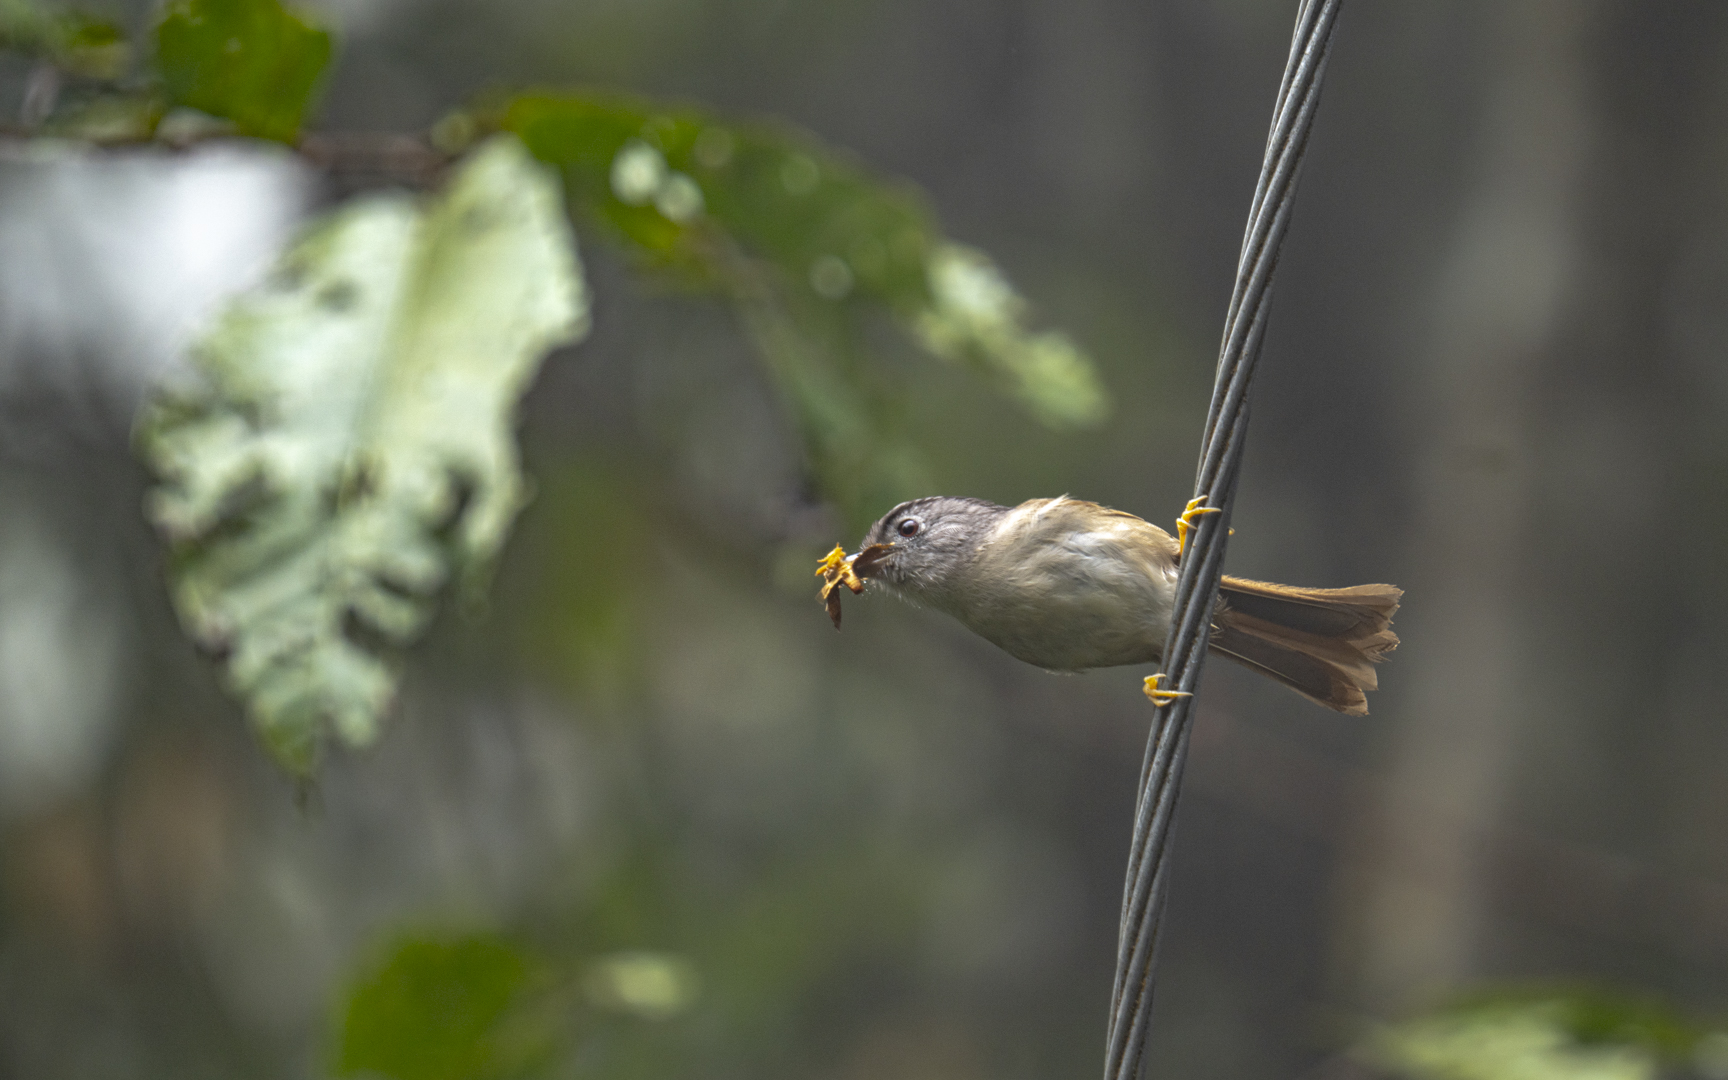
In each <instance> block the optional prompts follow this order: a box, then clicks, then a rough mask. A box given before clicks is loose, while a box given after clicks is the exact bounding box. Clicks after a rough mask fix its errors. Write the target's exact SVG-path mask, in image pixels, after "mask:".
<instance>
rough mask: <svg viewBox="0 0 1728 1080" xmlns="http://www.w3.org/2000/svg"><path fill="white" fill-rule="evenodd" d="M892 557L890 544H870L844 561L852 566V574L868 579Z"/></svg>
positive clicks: (892, 550)
mask: <svg viewBox="0 0 1728 1080" xmlns="http://www.w3.org/2000/svg"><path fill="white" fill-rule="evenodd" d="M893 555H894V545H893V543H892V542H890V543H886V544H871V545H870V546H869V547H867V548H865V549H864V550H862V551H860V552H858V554H856V555H853V556H851V557H850V558H848V559H847V560H846V561H847V562H848V563H851V564H852V572H853V573H855V574H857V575H858V576H859V577H870V576H871V575H872V574H874V573H875V572H876V571H877V570H880V569H881V568H882V564H883V563H885V562H887V561H888V560H889V559H890V558H892V557H893Z"/></svg>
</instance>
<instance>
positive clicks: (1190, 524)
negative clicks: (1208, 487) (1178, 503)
mask: <svg viewBox="0 0 1728 1080" xmlns="http://www.w3.org/2000/svg"><path fill="white" fill-rule="evenodd" d="M1206 498H1207V496H1205V495H1196V496H1195V497H1194V498H1192V499H1189V500H1188V505H1187V507H1186V508H1184V509H1183V511H1182V516H1181V517H1179V518H1177V519H1176V557H1177V558H1181V557H1182V553H1183V552H1184V551H1187V550H1188V533H1189V531H1190V530H1192V529H1194V528H1197V526H1196V525H1195V524H1194V519H1195V518H1197V517H1203V516H1205V515H1206V514H1221V513H1223V512H1224V511H1223V509H1222V508H1220V507H1217V506H1207V505H1206Z"/></svg>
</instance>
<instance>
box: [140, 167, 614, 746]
mask: <svg viewBox="0 0 1728 1080" xmlns="http://www.w3.org/2000/svg"><path fill="white" fill-rule="evenodd" d="M586 325H587V301H586V297H585V295H584V292H583V286H582V281H581V276H580V269H579V267H578V265H577V262H576V257H575V249H574V240H573V238H572V237H571V236H570V234H569V231H568V229H567V227H566V225H565V223H564V218H563V215H562V213H561V211H560V210H559V207H558V197H557V192H556V188H555V186H554V184H553V181H552V180H551V178H550V177H548V176H547V175H546V174H545V171H544V169H543V168H542V167H541V166H540V165H538V164H537V163H535V162H534V161H533V160H532V159H531V158H529V157H528V155H527V154H525V153H524V152H523V151H522V148H521V146H520V144H519V143H517V142H516V141H515V140H514V139H513V138H511V137H509V136H500V137H499V138H498V139H496V140H494V141H491V142H489V143H488V144H487V145H486V146H484V147H482V148H481V149H479V150H477V151H476V152H475V153H474V154H473V155H471V156H470V158H469V159H468V160H467V162H466V163H465V164H464V165H463V167H462V168H461V169H460V170H459V171H458V172H457V173H456V175H455V176H454V177H453V179H452V181H451V183H450V185H449V187H448V189H447V190H446V191H445V192H444V194H443V195H442V196H441V197H440V198H439V199H438V200H436V201H435V202H433V203H431V204H430V205H427V206H425V207H421V206H419V205H417V204H416V202H415V201H414V200H412V199H411V198H409V197H407V196H402V195H391V196H381V197H373V198H368V199H362V200H357V201H355V202H352V203H350V204H348V205H346V206H344V207H342V208H341V209H339V210H337V211H336V212H334V213H333V214H331V215H330V216H329V217H327V218H326V219H325V220H323V221H322V222H320V223H318V224H316V225H315V226H313V227H312V228H311V229H310V230H309V231H308V232H307V234H306V235H305V237H304V238H303V239H302V240H301V241H300V242H299V243H298V244H297V245H295V247H294V248H293V249H292V250H291V251H289V252H288V253H287V254H286V255H285V256H284V257H283V259H282V261H281V262H280V263H279V265H278V266H277V268H276V270H275V272H274V273H273V274H272V276H271V277H270V279H269V280H268V281H267V282H266V283H265V284H264V285H262V286H261V287H259V288H257V289H254V290H252V291H251V292H249V293H247V294H245V295H243V296H242V297H240V298H239V299H237V300H235V301H234V302H232V303H231V304H230V305H229V307H228V308H227V310H226V311H225V312H224V313H223V315H222V317H221V319H220V320H219V321H218V322H217V324H216V325H215V326H214V327H213V328H212V329H211V330H210V331H209V333H207V334H206V335H205V337H204V338H203V339H202V340H201V341H200V342H199V344H198V346H197V348H196V354H195V360H196V364H197V369H198V374H199V376H200V378H199V379H198V380H197V381H196V382H194V383H193V384H192V385H189V386H186V387H180V388H176V389H175V390H173V391H171V392H168V393H165V394H163V395H161V396H159V397H158V398H157V399H156V400H155V401H154V402H153V403H152V404H151V405H150V407H149V411H148V413H147V415H146V416H145V418H144V421H143V423H142V425H141V429H140V445H141V447H142V449H143V452H144V454H145V456H146V457H147V458H148V459H149V461H150V462H151V464H152V465H153V467H154V468H155V469H156V471H157V473H158V474H159V475H160V476H161V477H162V480H163V484H162V486H161V487H160V488H159V489H158V490H157V492H156V493H155V496H154V499H153V502H152V513H153V515H154V517H155V519H156V522H157V524H158V525H159V526H160V527H161V528H162V529H163V531H164V532H165V533H166V534H167V535H168V536H169V537H170V538H171V539H172V540H173V541H174V544H175V558H174V565H173V574H172V576H173V585H174V594H175V601H176V603H177V606H178V607H179V610H180V614H181V617H182V618H183V620H184V621H185V624H186V626H187V628H188V630H189V631H190V632H191V633H192V634H193V635H194V636H195V637H196V638H198V639H199V640H200V641H202V642H204V643H205V644H207V645H208V646H210V647H212V648H214V649H217V650H219V651H221V652H223V653H224V654H226V658H227V665H228V675H229V680H230V683H231V684H232V686H233V687H234V689H235V690H236V691H237V692H238V693H239V694H240V695H241V697H242V698H244V699H245V701H246V703H247V705H248V707H249V710H250V711H251V713H252V716H253V718H254V720H255V722H256V723H257V725H258V726H259V728H260V730H261V731H262V732H263V735H264V737H265V740H266V742H267V743H268V744H269V745H270V747H271V749H272V750H273V751H274V752H275V753H276V755H277V757H278V758H279V759H280V760H282V761H283V762H284V763H285V764H286V765H288V766H289V767H290V768H291V769H294V770H295V771H298V772H305V771H306V770H308V769H310V767H311V765H312V762H313V758H314V756H315V752H316V748H317V743H318V739H319V735H320V733H321V731H322V730H323V728H324V726H325V725H326V724H327V723H328V724H329V725H331V726H332V727H333V728H334V730H335V731H336V733H337V734H338V735H339V736H340V737H341V738H342V739H343V741H345V742H347V743H349V744H350V745H363V744H365V743H367V742H369V741H371V739H373V738H374V737H375V736H376V734H377V731H378V724H379V719H380V716H381V714H382V712H383V710H384V708H385V707H386V705H387V704H388V702H389V700H390V697H391V695H392V693H393V691H394V687H395V674H394V672H393V670H392V668H391V666H390V664H389V663H388V662H387V660H386V659H385V658H384V657H383V656H382V655H380V651H381V648H387V647H389V646H399V645H402V644H405V643H407V642H408V641H410V640H412V639H413V638H414V637H416V636H417V635H418V634H419V633H420V631H421V629H422V628H423V627H424V625H425V623H426V621H427V619H428V618H430V616H431V613H432V610H433V604H434V601H435V599H436V598H437V596H438V595H439V593H440V591H441V590H442V589H443V587H444V586H445V585H446V583H447V581H448V579H449V578H450V577H451V576H452V575H453V574H457V573H459V574H464V575H467V576H468V577H469V578H470V580H471V581H477V580H479V578H480V576H481V575H482V573H483V571H484V569H485V567H486V566H487V565H489V563H490V562H491V560H492V558H493V557H494V556H495V555H496V553H497V551H498V549H499V547H500V546H501V545H502V544H503V542H504V538H505V536H506V534H507V532H508V530H509V527H510V523H511V521H512V519H513V518H514V517H515V514H516V512H517V510H518V509H519V507H520V506H521V504H522V501H523V499H524V497H525V496H524V488H523V480H522V478H521V476H520V474H519V469H518V462H517V455H516V447H515V441H514V437H513V434H512V432H511V430H510V428H511V423H512V418H513V416H514V410H515V405H516V400H517V398H518V396H519V395H520V394H521V392H522V390H523V388H524V387H525V386H526V385H527V383H528V381H529V380H530V379H531V378H532V377H533V375H534V372H535V371H536V370H537V369H538V366H539V363H540V360H541V358H542V357H543V356H544V355H545V353H546V352H547V350H548V349H550V348H552V347H553V346H555V345H558V344H562V343H565V342H568V341H571V340H573V339H575V338H576V337H578V336H580V334H581V333H582V332H583V331H584V330H585V329H586Z"/></svg>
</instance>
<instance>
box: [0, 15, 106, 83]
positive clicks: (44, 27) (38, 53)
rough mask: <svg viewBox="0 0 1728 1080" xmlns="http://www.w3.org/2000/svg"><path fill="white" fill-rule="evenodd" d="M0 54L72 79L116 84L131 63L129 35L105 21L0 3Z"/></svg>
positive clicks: (92, 17) (91, 16)
mask: <svg viewBox="0 0 1728 1080" xmlns="http://www.w3.org/2000/svg"><path fill="white" fill-rule="evenodd" d="M0 49H9V50H13V51H16V52H21V53H25V54H26V55H30V56H35V57H39V58H41V59H44V60H47V61H49V62H51V63H53V64H54V65H55V66H57V67H59V68H61V69H63V70H65V71H68V72H70V73H72V74H74V75H82V76H85V77H88V78H99V79H112V78H116V77H117V76H119V75H120V73H121V72H122V71H124V70H125V68H126V63H127V61H128V59H130V55H131V50H130V49H129V48H128V46H127V42H126V35H125V32H124V31H122V30H121V29H120V27H119V26H117V25H115V24H114V23H112V22H109V21H108V20H106V19H102V18H98V17H96V16H93V15H87V14H84V13H82V12H75V11H61V10H50V9H46V8H43V7H40V6H38V5H36V4H34V3H31V2H30V0H0Z"/></svg>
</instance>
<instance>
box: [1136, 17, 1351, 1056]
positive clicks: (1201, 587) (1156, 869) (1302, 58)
mask: <svg viewBox="0 0 1728 1080" xmlns="http://www.w3.org/2000/svg"><path fill="white" fill-rule="evenodd" d="M1341 3H1342V0H1301V4H1300V7H1299V8H1298V11H1297V15H1296V31H1295V34H1294V36H1293V37H1292V39H1291V43H1290V57H1289V60H1288V61H1287V62H1286V64H1285V67H1284V80H1283V83H1282V84H1281V85H1280V86H1279V88H1278V103H1277V106H1276V107H1275V108H1274V110H1273V115H1272V131H1271V134H1270V136H1269V137H1268V138H1267V142H1266V157H1265V159H1264V161H1263V162H1262V164H1261V166H1260V181H1259V184H1258V185H1257V186H1256V187H1255V190H1254V202H1253V205H1252V207H1251V208H1250V210H1249V213H1248V230H1247V233H1246V235H1245V236H1244V237H1243V240H1242V256H1241V259H1240V260H1239V261H1238V262H1237V265H1236V287H1235V290H1234V291H1233V293H1232V294H1231V297H1230V308H1229V312H1228V314H1227V315H1226V316H1225V319H1224V340H1223V345H1222V347H1221V349H1220V351H1219V356H1218V378H1217V382H1216V383H1215V384H1214V386H1213V390H1212V406H1211V408H1210V410H1209V411H1208V413H1207V417H1206V433H1205V438H1204V440H1203V442H1202V444H1201V449H1200V467H1199V473H1198V475H1197V476H1196V478H1195V483H1194V494H1195V495H1196V496H1207V497H1208V505H1210V506H1214V507H1217V508H1218V509H1220V510H1221V511H1222V513H1217V514H1207V515H1206V516H1204V517H1202V518H1200V519H1199V523H1198V525H1197V527H1196V528H1195V530H1194V531H1193V532H1191V533H1190V534H1189V537H1188V548H1187V551H1186V552H1185V553H1184V555H1183V557H1182V575H1181V578H1180V579H1179V581H1178V583H1177V586H1176V608H1175V611H1174V612H1173V613H1172V615H1171V620H1170V636H1169V639H1168V644H1167V645H1166V646H1165V649H1164V671H1165V675H1166V681H1165V682H1164V688H1165V689H1168V690H1179V691H1183V692H1186V693H1188V694H1192V693H1193V692H1194V690H1195V687H1197V686H1198V685H1199V682H1200V668H1201V665H1202V663H1203V662H1204V660H1205V658H1206V645H1207V642H1208V641H1209V640H1210V639H1211V633H1212V607H1213V604H1214V603H1215V602H1216V600H1217V596H1218V579H1219V576H1220V574H1221V573H1222V567H1223V562H1224V546H1225V542H1226V540H1227V539H1228V537H1229V535H1230V533H1229V525H1230V514H1231V509H1232V507H1233V506H1234V504H1235V499H1236V478H1237V473H1238V471H1239V469H1240V466H1241V462H1242V445H1243V438H1244V436H1245V435H1246V433H1247V427H1248V387H1249V384H1250V382H1251V381H1252V379H1253V377H1254V368H1255V365H1256V364H1257V362H1258V361H1259V359H1260V344H1261V340H1262V337H1263V335H1264V334H1265V330H1266V314H1267V311H1268V309H1269V308H1270V306H1271V302H1272V278H1273V275H1274V272H1275V271H1276V270H1277V268H1278V253H1279V250H1280V249H1281V248H1282V247H1283V244H1284V234H1285V231H1286V230H1287V229H1288V227H1289V224H1290V207H1291V204H1292V203H1293V202H1294V200H1295V194H1296V179H1297V176H1298V174H1299V173H1300V172H1301V169H1302V156H1303V154H1304V153H1305V152H1306V150H1307V148H1308V133H1309V131H1310V129H1311V128H1312V126H1313V121H1314V110H1315V107H1316V106H1317V105H1318V104H1319V100H1320V81H1321V79H1322V77H1323V76H1324V75H1325V73H1326V59H1327V56H1328V54H1329V53H1330V51H1331V46H1332V28H1333V26H1334V25H1335V23H1336V21H1337V17H1338V7H1339V5H1340V4H1341ZM1193 702H1194V699H1193V698H1192V697H1181V698H1177V699H1176V700H1175V701H1174V702H1173V703H1171V704H1169V705H1163V706H1159V707H1158V708H1157V709H1156V711H1155V712H1154V714H1153V716H1154V719H1153V725H1152V732H1151V735H1150V737H1149V738H1148V739H1147V742H1146V756H1145V760H1144V761H1143V762H1142V764H1141V771H1140V794H1139V800H1138V804H1137V806H1136V808H1135V813H1134V840H1133V845H1132V847H1131V849H1130V850H1129V855H1128V875H1127V881H1126V883H1125V884H1124V886H1123V894H1122V921H1121V925H1120V927H1119V931H1118V933H1119V938H1118V943H1117V948H1116V981H1115V986H1114V989H1113V992H1112V994H1111V1001H1110V1034H1109V1038H1108V1040H1107V1042H1106V1046H1105V1058H1104V1078H1105V1080H1136V1078H1137V1077H1138V1076H1139V1075H1140V1065H1141V1060H1142V1057H1143V1055H1144V1051H1145V1043H1146V1028H1147V1021H1148V1017H1149V1016H1150V1014H1151V1012H1152V976H1153V972H1154V966H1155V961H1156V958H1157V953H1158V940H1159V936H1160V930H1161V928H1162V923H1163V914H1164V898H1165V894H1166V893H1167V891H1168V884H1169V882H1168V878H1169V872H1168V865H1167V864H1168V858H1167V856H1168V854H1169V840H1170V826H1171V823H1172V821H1173V819H1174V815H1175V808H1176V793H1177V790H1178V788H1179V787H1180V785H1181V782H1182V767H1183V764H1184V762H1185V760H1186V758H1187V753H1188V731H1189V727H1190V720H1191V717H1192V715H1193Z"/></svg>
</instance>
